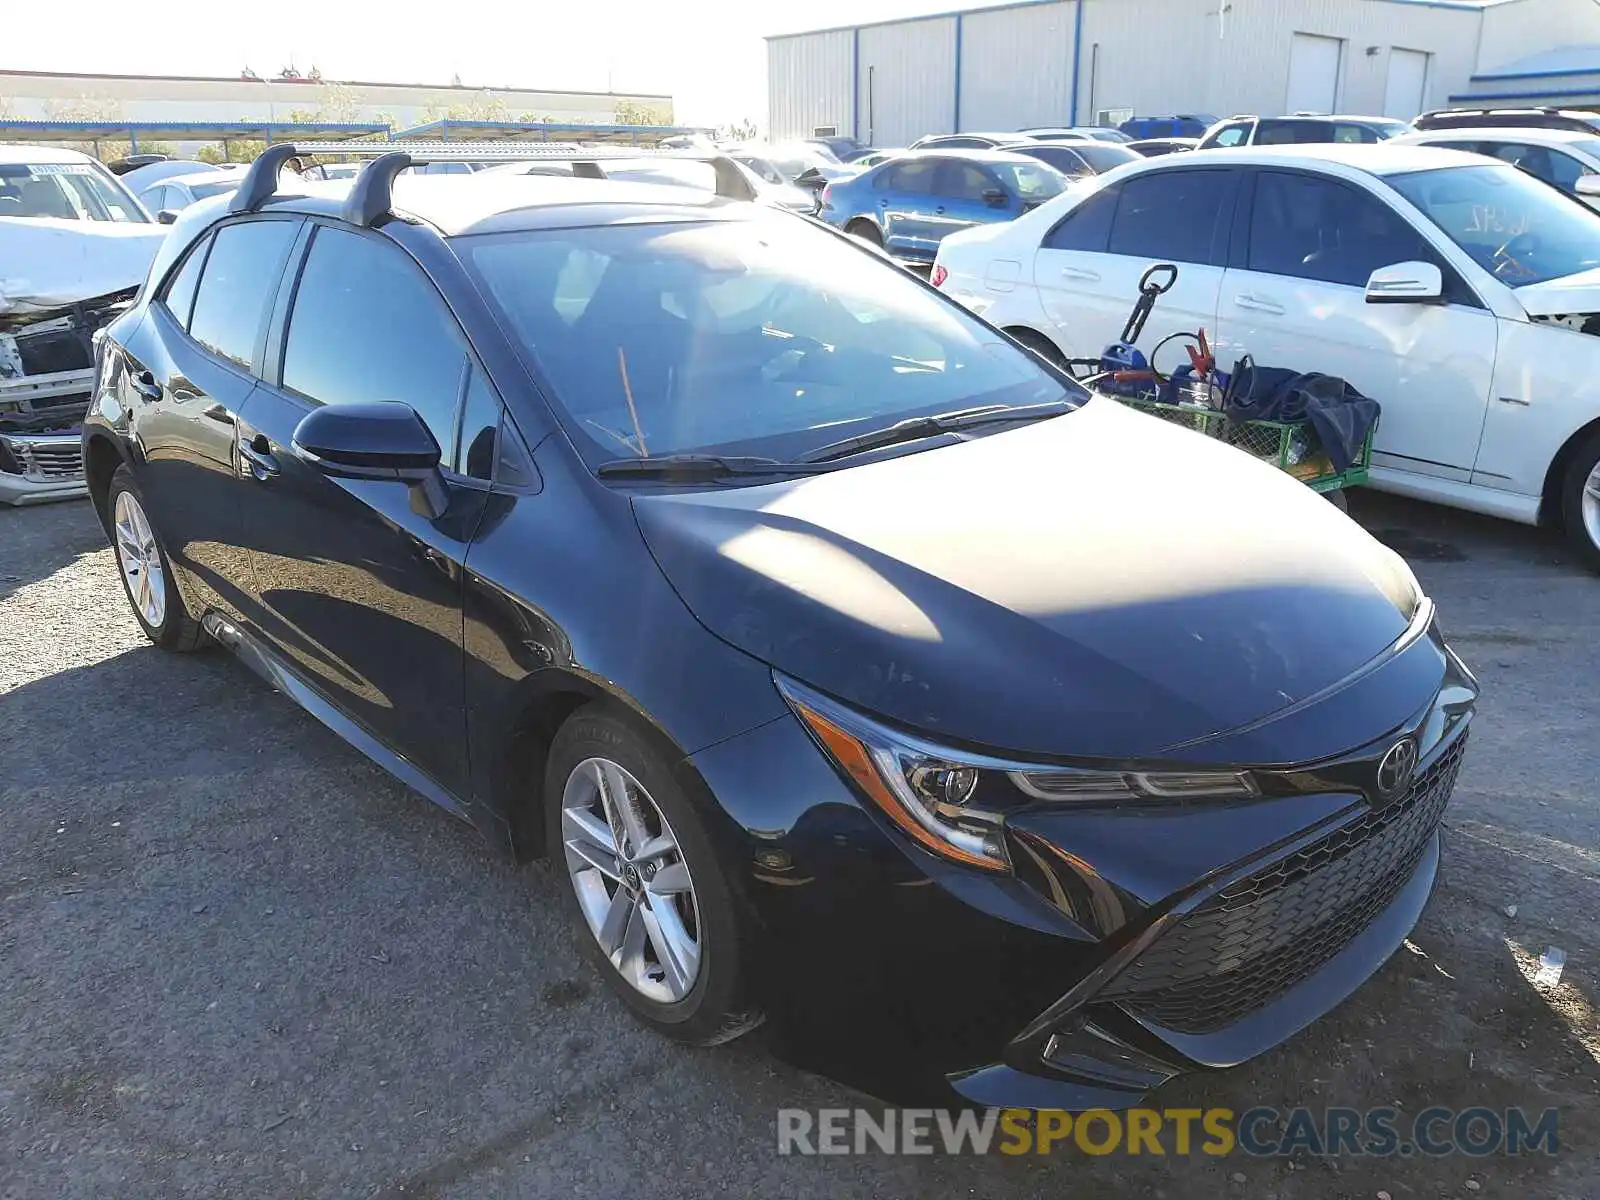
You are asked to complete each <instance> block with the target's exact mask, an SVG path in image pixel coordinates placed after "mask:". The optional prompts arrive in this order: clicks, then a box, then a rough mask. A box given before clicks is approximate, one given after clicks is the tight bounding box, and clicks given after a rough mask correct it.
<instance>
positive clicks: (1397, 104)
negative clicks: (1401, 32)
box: [1383, 46, 1428, 121]
mask: <svg viewBox="0 0 1600 1200" xmlns="http://www.w3.org/2000/svg"><path fill="white" fill-rule="evenodd" d="M1427 87H1428V56H1427V55H1426V54H1425V53H1423V52H1422V51H1421V50H1402V49H1400V47H1398V46H1395V47H1393V48H1392V49H1390V51H1389V79H1388V82H1387V83H1385V84H1384V88H1383V115H1384V116H1386V117H1398V118H1399V119H1400V120H1402V121H1409V120H1411V118H1412V117H1414V116H1416V115H1417V114H1418V113H1419V112H1421V111H1422V110H1423V109H1424V108H1425V107H1426V106H1427V98H1426V97H1427Z"/></svg>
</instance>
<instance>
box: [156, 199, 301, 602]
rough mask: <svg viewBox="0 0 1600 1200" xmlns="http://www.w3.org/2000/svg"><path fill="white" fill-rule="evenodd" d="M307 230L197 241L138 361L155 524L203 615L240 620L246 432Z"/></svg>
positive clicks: (262, 220) (234, 227)
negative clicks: (274, 319)
mask: <svg viewBox="0 0 1600 1200" xmlns="http://www.w3.org/2000/svg"><path fill="white" fill-rule="evenodd" d="M300 224H301V222H300V219H299V218H297V217H294V218H278V217H258V218H254V219H251V220H247V221H240V222H234V223H231V224H225V225H222V226H220V227H218V228H217V229H216V230H215V231H214V232H212V233H209V234H207V235H206V236H204V237H202V238H201V239H199V240H198V241H197V242H196V244H195V245H194V246H193V247H192V248H191V249H190V250H189V252H188V253H187V254H186V255H185V256H184V258H183V260H182V262H181V263H179V264H178V266H177V269H176V270H175V271H174V272H173V273H172V274H170V275H169V276H168V277H167V279H166V281H165V282H164V283H163V285H162V288H161V291H160V293H159V298H158V299H157V300H155V301H154V302H153V303H152V304H151V305H150V306H149V312H148V315H147V316H146V318H145V320H144V322H143V323H142V324H141V325H139V326H138V328H137V329H136V330H135V331H134V333H133V335H132V336H131V337H130V338H129V340H128V344H127V346H126V347H125V349H126V351H127V353H128V359H129V362H128V373H129V377H128V386H127V387H126V389H125V392H126V394H127V396H128V397H129V400H128V403H129V424H130V427H131V429H132V431H133V435H134V440H135V441H136V443H137V444H138V446H139V447H140V449H141V451H142V453H143V461H142V463H141V464H140V467H139V470H138V475H139V482H140V486H141V487H142V489H143V491H144V494H145V501H146V505H147V507H148V510H149V513H150V517H151V520H152V521H153V522H154V524H155V526H156V528H157V529H158V530H160V532H161V536H162V539H163V540H164V541H165V542H166V548H167V553H168V555H169V556H170V557H172V558H173V559H174V561H175V563H176V565H177V567H178V570H179V571H180V572H181V573H182V577H183V579H184V581H185V583H186V584H188V585H189V590H190V592H191V594H190V597H189V598H190V599H191V601H192V602H193V603H194V605H195V608H196V611H197V612H199V611H204V610H205V609H210V608H217V609H220V610H222V611H223V612H226V613H229V614H232V615H234V616H238V615H241V612H242V610H243V608H244V607H245V603H246V600H247V597H248V595H249V592H250V586H251V585H250V562H249V557H248V555H247V554H246V553H245V551H244V550H243V548H242V545H241V542H240V527H239V505H240V498H241V491H242V488H241V483H240V479H239V477H238V474H237V472H236V469H235V467H236V461H237V456H236V440H237V427H238V421H239V419H240V416H241V414H242V413H243V412H244V409H245V407H246V404H247V402H248V401H249V399H250V398H251V396H252V395H253V393H254V391H255V386H256V373H257V371H259V369H260V366H261V362H262V355H263V344H264V339H265V335H266V326H267V317H268V313H269V311H270V308H271V301H272V296H273V294H274V292H275V291H276V289H277V287H278V281H279V278H280V276H281V275H282V273H283V267H284V263H285V261H286V260H287V258H288V254H289V249H290V246H291V245H292V244H293V242H294V240H295V235H296V233H297V232H298V231H299V228H300Z"/></svg>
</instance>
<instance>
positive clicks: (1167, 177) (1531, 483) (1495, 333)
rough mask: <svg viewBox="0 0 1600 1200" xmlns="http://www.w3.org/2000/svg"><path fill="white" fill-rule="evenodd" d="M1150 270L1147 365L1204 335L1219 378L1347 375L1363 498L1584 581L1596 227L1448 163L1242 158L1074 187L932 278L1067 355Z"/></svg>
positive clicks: (1394, 152) (1106, 326)
mask: <svg viewBox="0 0 1600 1200" xmlns="http://www.w3.org/2000/svg"><path fill="white" fill-rule="evenodd" d="M1158 261H1165V262H1173V263H1177V264H1179V274H1178V282H1177V284H1176V286H1175V287H1174V288H1173V290H1172V291H1171V292H1169V293H1168V294H1167V295H1165V296H1163V297H1162V299H1161V302H1160V303H1159V304H1158V305H1157V306H1156V309H1155V313H1154V315H1153V316H1152V317H1151V319H1150V323H1149V325H1148V327H1147V329H1146V332H1145V342H1146V343H1147V345H1148V346H1149V347H1154V346H1155V345H1156V344H1157V342H1159V341H1160V339H1161V338H1163V337H1165V336H1167V335H1168V334H1171V333H1177V332H1180V331H1185V330H1193V329H1194V328H1195V327H1196V326H1200V325H1203V326H1205V327H1206V329H1207V331H1208V332H1209V333H1210V335H1211V341H1212V345H1213V347H1214V348H1215V349H1216V353H1217V358H1218V362H1219V363H1223V364H1230V363H1232V362H1233V361H1234V360H1235V359H1236V358H1237V357H1238V356H1240V355H1242V354H1246V353H1248V354H1250V355H1251V356H1252V357H1253V358H1254V360H1255V361H1256V362H1257V363H1260V364H1263V365H1272V366H1283V367H1292V368H1296V369H1298V370H1303V371H1320V372H1324V373H1326V374H1329V375H1336V376H1340V377H1342V378H1344V379H1347V380H1349V381H1350V383H1352V384H1353V385H1354V386H1355V387H1356V388H1357V389H1358V390H1359V391H1361V392H1363V393H1365V394H1366V395H1368V396H1371V397H1373V398H1375V399H1377V400H1378V401H1379V402H1380V403H1381V404H1382V405H1383V417H1382V421H1381V422H1380V424H1379V426H1378V432H1377V437H1376V441H1375V442H1374V447H1373V459H1372V461H1373V466H1372V474H1371V478H1372V484H1373V486H1375V487H1378V488H1381V489H1383V490H1386V491H1392V492H1398V493H1400V494H1402V495H1407V496H1415V497H1418V498H1420V499H1424V500H1432V501H1435V502H1437V503H1440V504H1449V505H1453V506H1456V507H1458V508H1466V509H1471V510H1473V511H1475V512H1482V513H1488V514H1489V515H1491V516H1497V517H1504V518H1507V519H1510V520H1513V521H1522V522H1525V523H1528V524H1532V523H1534V522H1549V523H1552V524H1556V523H1559V524H1561V525H1563V526H1564V528H1565V530H1566V534H1567V538H1568V540H1569V541H1570V542H1571V544H1572V546H1573V547H1574V549H1575V550H1576V551H1577V552H1578V553H1579V554H1580V555H1581V556H1582V557H1583V558H1585V559H1586V560H1587V561H1589V562H1590V563H1592V564H1594V565H1595V566H1597V567H1600V393H1597V392H1596V390H1595V388H1594V386H1593V381H1594V379H1595V378H1596V377H1597V376H1600V337H1597V336H1596V335H1597V334H1600V214H1596V213H1594V212H1592V211H1590V210H1588V209H1586V208H1584V207H1583V206H1582V205H1579V204H1574V203H1573V202H1572V201H1570V200H1569V199H1567V198H1566V197H1565V196H1562V195H1560V194H1558V193H1557V192H1556V191H1555V190H1553V189H1551V188H1549V187H1546V186H1545V185H1544V184H1542V183H1540V182H1539V181H1538V180H1536V179H1533V178H1531V177H1529V176H1528V175H1527V174H1525V173H1524V172H1522V171H1519V170H1516V169H1515V168H1513V167H1511V166H1510V165H1508V164H1505V163H1497V162H1489V161H1487V160H1485V159H1483V158H1481V157H1479V156H1477V155H1467V154H1461V153H1458V152H1456V151H1453V150H1441V149H1437V148H1434V147H1429V146H1406V145H1399V146H1396V145H1394V144H1392V143H1390V144H1388V145H1384V146H1377V147H1374V146H1348V145H1347V146H1339V145H1319V146H1317V147H1316V149H1315V150H1314V151H1302V150H1296V149H1294V148H1293V147H1287V146H1284V147H1257V148H1255V149H1253V150H1248V151H1243V150H1230V151H1217V152H1215V153H1211V152H1206V153H1197V154H1185V155H1178V156H1174V157H1168V158H1156V159H1148V160H1146V161H1145V162H1143V163H1140V164H1138V165H1136V166H1133V167H1127V168H1124V169H1123V170H1122V171H1120V172H1118V173H1117V175H1115V176H1113V177H1111V179H1110V181H1109V182H1105V181H1102V180H1089V181H1087V182H1086V183H1084V184H1082V185H1080V186H1079V187H1078V188H1076V189H1074V191H1073V192H1072V193H1071V194H1070V195H1068V196H1065V197H1063V198H1061V199H1060V200H1058V201H1056V202H1055V203H1052V204H1049V205H1046V206H1045V207H1043V208H1041V209H1038V210H1035V211H1034V212H1033V213H1030V214H1028V215H1027V216H1025V217H1023V218H1021V219H1020V220H1019V221H1017V222H1015V223H1014V224H1011V225H1007V226H1004V227H998V228H994V229H985V230H980V231H974V232H972V233H968V234H964V235H962V236H959V237H956V238H953V239H947V240H946V241H945V242H944V243H943V244H942V245H941V246H940V249H939V255H938V263H937V265H936V266H935V268H934V272H933V274H934V278H935V279H936V280H942V281H943V286H944V288H945V289H946V290H947V291H948V292H949V293H950V294H951V295H954V296H956V297H957V298H959V299H961V300H962V301H963V302H964V303H966V304H968V305H970V306H971V307H972V308H973V309H974V310H975V311H978V312H981V313H982V314H983V316H984V317H985V318H986V319H988V320H989V321H991V322H993V323H994V324H996V325H999V326H1001V327H1003V328H1006V329H1009V330H1011V331H1013V332H1014V333H1015V334H1016V336H1018V337H1019V338H1021V339H1023V340H1025V341H1027V342H1028V343H1029V344H1030V345H1032V346H1034V347H1036V348H1038V349H1039V350H1040V351H1041V352H1042V353H1045V354H1049V355H1057V354H1065V355H1067V356H1069V357H1079V356H1088V355H1094V354H1098V353H1099V351H1100V349H1101V347H1103V346H1104V345H1105V344H1107V343H1108V342H1111V341H1112V340H1114V339H1115V338H1116V337H1117V335H1118V333H1119V331H1120V330H1121V327H1122V322H1123V320H1124V318H1125V316H1126V313H1127V309H1128V304H1129V297H1130V296H1133V295H1135V294H1136V285H1137V281H1138V279H1139V276H1140V274H1141V273H1142V272H1143V271H1144V269H1145V268H1146V267H1147V266H1149V265H1150V264H1151V263H1153V262H1158ZM1018 264H1020V266H1019V265H1018ZM1169 365H1170V364H1169Z"/></svg>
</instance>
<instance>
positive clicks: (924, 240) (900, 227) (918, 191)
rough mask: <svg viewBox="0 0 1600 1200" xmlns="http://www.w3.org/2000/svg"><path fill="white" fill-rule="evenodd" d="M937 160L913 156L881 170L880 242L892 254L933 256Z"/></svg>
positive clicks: (914, 256) (910, 256)
mask: <svg viewBox="0 0 1600 1200" xmlns="http://www.w3.org/2000/svg"><path fill="white" fill-rule="evenodd" d="M939 161H940V160H939V159H937V158H913V159H910V160H908V161H906V162H899V163H895V164H894V165H893V166H891V167H890V168H889V169H888V170H887V171H885V172H884V187H883V189H882V191H881V192H880V193H879V195H878V213H879V223H880V224H881V226H882V228H883V244H884V246H885V247H886V248H887V249H888V250H889V251H890V253H892V254H897V255H902V256H904V257H907V258H929V259H931V258H932V257H933V254H934V251H935V249H937V247H938V244H939V239H938V238H937V237H936V236H935V235H934V228H935V214H934V211H933V210H934V208H936V207H937V206H938V200H937V199H935V195H934V188H935V178H936V176H937V175H938V172H939Z"/></svg>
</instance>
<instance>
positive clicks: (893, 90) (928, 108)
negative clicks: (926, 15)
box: [856, 17, 956, 146]
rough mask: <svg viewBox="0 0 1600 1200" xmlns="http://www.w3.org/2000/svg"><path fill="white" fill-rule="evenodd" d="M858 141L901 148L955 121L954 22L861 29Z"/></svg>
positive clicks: (949, 19) (939, 20)
mask: <svg viewBox="0 0 1600 1200" xmlns="http://www.w3.org/2000/svg"><path fill="white" fill-rule="evenodd" d="M857 70H858V72H859V74H858V76H857V81H856V87H857V95H858V96H859V97H860V105H861V111H860V113H859V114H858V116H857V124H858V126H859V128H860V130H861V137H862V138H863V139H864V140H865V141H868V142H870V143H872V144H873V145H876V146H904V145H907V144H908V143H910V142H912V141H914V140H916V139H917V138H919V137H921V136H922V135H923V134H925V133H946V132H948V131H949V130H950V127H951V125H952V124H953V123H954V121H955V98H956V19H955V18H954V17H938V18H935V19H933V20H923V21H902V22H898V23H896V24H893V25H868V26H865V27H863V28H862V30H861V51H860V59H859V64H858V67H857Z"/></svg>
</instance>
